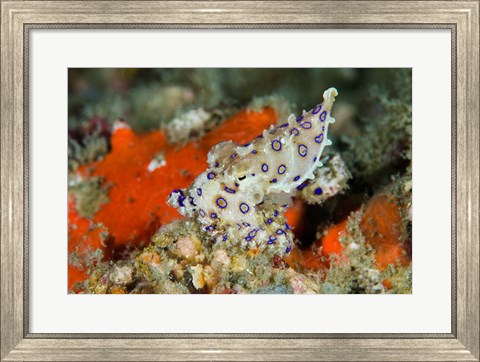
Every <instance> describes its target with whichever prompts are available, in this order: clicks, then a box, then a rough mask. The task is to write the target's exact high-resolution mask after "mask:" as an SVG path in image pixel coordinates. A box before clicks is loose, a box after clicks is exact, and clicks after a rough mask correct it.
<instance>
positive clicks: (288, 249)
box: [285, 245, 292, 253]
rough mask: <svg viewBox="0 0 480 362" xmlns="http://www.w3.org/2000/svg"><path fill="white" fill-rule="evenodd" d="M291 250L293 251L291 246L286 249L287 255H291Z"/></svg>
mask: <svg viewBox="0 0 480 362" xmlns="http://www.w3.org/2000/svg"><path fill="white" fill-rule="evenodd" d="M290 250H292V247H291V246H290V245H289V246H287V248H286V249H285V253H289V252H290Z"/></svg>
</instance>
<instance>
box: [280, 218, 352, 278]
mask: <svg viewBox="0 0 480 362" xmlns="http://www.w3.org/2000/svg"><path fill="white" fill-rule="evenodd" d="M347 232H348V231H347V220H344V221H342V222H340V223H338V224H335V225H332V226H330V227H329V228H328V229H327V231H326V232H325V235H324V236H323V237H322V238H320V239H318V240H317V241H316V242H315V243H313V245H312V246H311V247H310V248H308V249H306V250H300V249H298V248H296V249H294V250H292V252H291V253H290V256H286V259H285V260H286V261H287V263H289V264H291V265H295V266H297V268H298V267H300V268H301V269H309V270H322V269H328V267H329V266H330V260H331V258H332V257H342V255H343V246H342V244H341V243H340V237H341V236H342V235H345V234H346V233H347Z"/></svg>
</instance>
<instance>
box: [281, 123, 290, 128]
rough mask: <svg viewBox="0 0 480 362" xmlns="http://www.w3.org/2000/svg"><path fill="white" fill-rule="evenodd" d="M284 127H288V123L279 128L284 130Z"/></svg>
mask: <svg viewBox="0 0 480 362" xmlns="http://www.w3.org/2000/svg"><path fill="white" fill-rule="evenodd" d="M285 127H288V123H284V124H282V125H281V126H280V128H285Z"/></svg>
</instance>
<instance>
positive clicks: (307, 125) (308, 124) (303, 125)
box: [301, 122, 312, 129]
mask: <svg viewBox="0 0 480 362" xmlns="http://www.w3.org/2000/svg"><path fill="white" fill-rule="evenodd" d="M301 126H302V128H303V129H310V128H312V124H311V123H310V122H303V123H302V124H301Z"/></svg>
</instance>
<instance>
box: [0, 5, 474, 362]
mask: <svg viewBox="0 0 480 362" xmlns="http://www.w3.org/2000/svg"><path fill="white" fill-rule="evenodd" d="M0 2H1V61H2V63H1V88H0V89H1V110H0V112H1V113H0V114H1V127H0V130H1V148H0V150H1V199H0V201H1V203H0V207H1V249H0V253H1V254H0V270H1V289H0V292H1V294H0V300H1V306H0V318H1V323H0V328H1V336H0V340H1V350H0V357H1V360H6V361H7V360H8V361H10V360H15V361H33V360H61V361H64V360H65V361H66V360H68V361H69V360H81V361H84V360H85V361H95V360H112V361H130V360H145V361H154V360H294V359H295V360H298V359H301V360H338V361H340V360H369V361H370V360H371V361H407V360H408V361H413V360H415V361H417V360H442V361H445V360H452V361H459V360H469V361H475V360H477V361H478V360H479V338H480V332H479V328H480V320H479V317H480V314H479V289H480V287H479V276H480V269H479V213H480V209H479V197H480V195H479V179H480V177H479V172H480V165H479V160H480V149H479V145H480V143H479V131H480V127H479V116H480V112H479V106H480V100H479V99H480V85H479V35H480V33H479V2H478V1H463V2H462V1H458V2H457V1H419V0H413V1H385V0H377V1H375V0H367V1H339V0H337V1H321V0H313V1H235V2H233V1H232V2H221V1H208V2H201V1H135V0H133V1H95V2H90V1H81V0H79V1H44V0H39V1H29V2H27V1H25V2H24V1H4V0H0ZM34 28H49V29H52V28H53V29H55V28H79V29H84V28H190V29H191V28H241V29H246V28H249V29H258V28H353V29H355V28H361V29H369V28H377V29H378V28H380V29H392V28H397V29H411V28H415V29H426V28H429V29H431V28H433V29H438V28H447V29H450V30H451V33H452V332H451V333H448V334H32V333H29V326H28V320H29V318H28V306H29V301H28V235H29V222H28V220H29V195H28V189H29V177H28V167H29V164H28V146H29V143H28V142H29V141H28V140H29V138H28V137H29V135H28V128H29V127H28V125H29V120H28V94H29V93H28V89H29V83H28V81H29V77H28V69H29V68H28V60H29V58H28V48H29V47H28V41H29V31H30V30H31V29H34ZM19 84H23V87H19V86H18V85H19Z"/></svg>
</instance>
